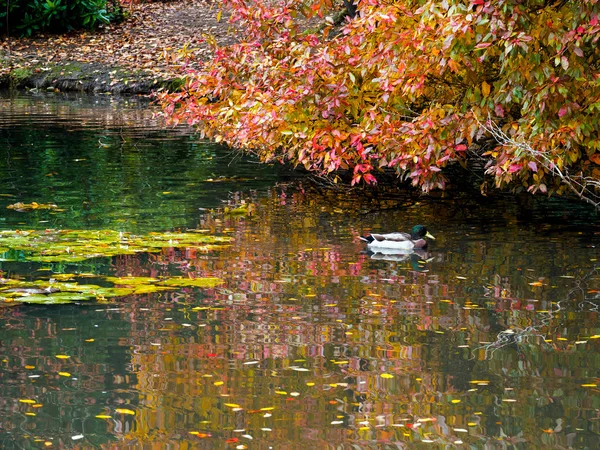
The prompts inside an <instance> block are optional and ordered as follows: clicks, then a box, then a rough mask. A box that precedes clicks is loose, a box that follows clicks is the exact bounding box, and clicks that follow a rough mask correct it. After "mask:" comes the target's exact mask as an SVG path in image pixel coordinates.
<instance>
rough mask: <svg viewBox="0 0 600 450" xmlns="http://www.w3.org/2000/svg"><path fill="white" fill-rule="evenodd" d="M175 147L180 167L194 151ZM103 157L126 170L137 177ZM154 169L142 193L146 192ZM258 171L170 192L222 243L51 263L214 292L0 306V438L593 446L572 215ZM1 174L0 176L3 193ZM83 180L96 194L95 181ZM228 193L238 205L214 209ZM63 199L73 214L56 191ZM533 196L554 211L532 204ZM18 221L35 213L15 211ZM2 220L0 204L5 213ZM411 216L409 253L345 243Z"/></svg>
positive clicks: (31, 443)
mask: <svg viewBox="0 0 600 450" xmlns="http://www.w3.org/2000/svg"><path fill="white" fill-rule="evenodd" d="M90 114H92V113H90ZM92 115H93V114H92ZM176 133H177V132H176ZM159 134H160V133H159ZM165 136H166V134H165V135H163V137H162V138H161V139H164V138H165ZM169 139H170V138H169ZM144 140H145V141H146V143H145V145H148V146H152V145H155V144H152V143H151V142H150V141H151V136H146V137H145V138H144ZM91 141H92V140H90V142H91ZM161 142H162V141H161ZM168 142H170V144H169V145H172V146H179V145H184V147H185V146H187V145H188V144H187V143H186V142H189V141H187V138H185V139H184V140H183V141H181V140H179V139H173V140H172V141H171V140H169V141H168ZM182 142H183V143H182ZM13 145H17V144H13ZM132 145H134V144H133V142H132ZM136 145H140V144H136ZM156 145H159V144H156ZM94 146H96V144H94ZM94 148H96V147H94ZM185 148H187V150H185V151H184V152H183V153H184V155H187V157H186V158H187V159H185V158H184V159H185V161H186V162H185V164H184V165H186V164H187V165H189V164H191V163H190V161H194V160H195V158H196V157H197V155H195V154H194V152H193V151H191V150H189V148H188V147H185ZM173 151H174V152H175V153H177V152H182V150H175V149H173ZM207 151H209V152H218V150H217V149H210V150H207ZM178 154H181V153H178ZM71 156H72V155H71ZM71 156H69V158H70V157H71ZM142 156H143V155H139V159H136V161H137V162H134V163H133V166H134V167H135V166H136V164H138V163H139V164H141V163H143V158H142ZM57 161H58V162H60V158H59V159H58V160H57ZM161 161H162V162H161V164H167V162H169V161H170V162H169V164H174V165H175V167H170V168H166V169H165V171H164V172H162V173H163V174H168V173H174V172H176V171H177V170H178V169H177V168H181V167H182V166H179V165H178V164H179V162H177V158H174V159H173V160H170V159H169V158H166V159H163V160H161ZM129 162H131V161H129ZM129 162H128V161H127V160H126V159H123V160H120V161H119V164H123V165H127V164H129ZM240 164H242V165H243V164H245V163H244V162H243V161H241V162H240ZM57 165H60V164H58V163H57ZM224 167H228V166H226V165H225V164H223V165H217V166H216V168H215V167H212V166H211V170H215V171H216V170H217V169H218V170H221V169H223V168H224ZM73 170H74V171H75V172H74V173H73V177H75V178H76V177H79V176H81V177H85V176H87V175H85V174H87V172H86V171H85V170H83V171H82V172H83V175H82V174H80V173H79V172H77V171H76V168H73ZM86 170H87V169H86ZM121 170H122V171H123V172H127V173H130V174H132V175H131V180H132V183H134V184H135V183H144V180H145V178H146V176H147V175H148V173H149V172H148V171H138V173H137V175H133V174H134V173H135V172H136V170H133V169H132V167H131V166H128V167H123V168H122V169H121ZM227 170H229V169H227ZM8 173H10V172H8ZM107 173H111V172H107ZM113 173H114V172H113ZM235 173H236V172H235V171H232V172H227V176H231V175H233V174H235ZM153 176H154V178H153V179H152V180H153V181H152V182H151V185H150V187H149V188H148V189H149V192H154V193H155V194H158V191H160V192H163V187H162V184H161V183H163V181H162V178H161V176H160V174H153ZM219 176H221V175H220V173H219V172H213V173H212V175H211V177H213V178H216V177H219ZM269 177H272V178H269ZM50 178H51V177H50ZM118 178H119V176H114V178H110V177H109V178H108V179H106V180H105V182H106V183H107V186H110V184H111V183H114V182H115V180H117V179H118ZM192 179H194V175H186V176H184V177H180V178H177V177H175V178H173V179H172V180H170V181H169V182H168V183H169V188H168V189H169V190H170V191H172V192H183V193H185V192H186V191H185V187H184V186H185V185H186V183H188V182H191V181H190V180H192ZM44 180H46V179H45V178H42V177H41V176H40V178H39V183H43V182H45V181H44ZM111 180H112V181H111ZM262 180H263V181H265V184H264V185H263V186H262V187H255V189H246V190H243V189H237V190H236V191H235V193H229V192H228V190H222V191H216V190H215V191H212V194H211V195H213V196H214V197H213V198H212V203H210V205H209V206H203V205H208V203H205V200H203V198H202V197H201V196H194V195H191V198H188V197H187V196H186V195H184V194H182V198H183V199H184V200H182V201H184V202H189V203H188V205H193V207H190V209H187V210H186V209H184V210H183V212H179V210H176V212H175V213H174V214H173V216H174V217H175V218H176V220H177V221H180V222H179V223H186V224H188V225H189V226H193V227H194V228H199V229H206V230H209V231H210V232H211V233H214V234H217V235H227V236H231V237H233V238H234V243H233V245H231V246H230V247H227V248H225V249H222V250H219V251H211V252H208V253H204V252H199V251H196V250H193V249H167V250H164V251H163V252H161V253H160V254H152V255H148V254H146V255H127V256H118V257H114V258H112V259H107V260H105V261H104V262H103V264H97V265H90V264H88V265H85V264H84V265H82V266H81V267H79V266H70V267H63V268H58V267H53V268H52V270H53V271H54V272H58V271H60V270H63V271H67V270H79V269H81V271H86V272H93V273H95V274H96V275H99V274H111V275H113V274H114V275H117V276H125V275H131V276H152V277H160V276H164V275H169V274H178V275H185V276H187V277H203V276H216V277H219V278H221V279H222V280H223V281H224V282H223V284H222V285H220V286H217V287H215V288H211V289H202V290H200V289H193V288H184V289H179V290H175V291H171V292H162V293H157V294H150V295H137V296H130V297H127V298H123V299H119V300H111V301H107V302H99V303H96V302H94V303H90V302H84V303H82V304H80V305H63V306H55V307H36V306H31V305H22V306H10V305H9V304H5V305H4V307H3V308H2V309H1V310H0V327H1V328H0V329H1V330H2V333H1V335H0V361H1V364H2V371H1V372H0V415H1V416H2V417H3V419H2V420H1V421H0V446H2V447H3V448H41V447H45V446H46V444H45V443H46V442H47V443H50V444H52V446H53V447H56V448H92V447H100V448H115V449H117V448H118V449H121V448H146V447H148V446H152V445H153V446H155V447H157V448H165V447H169V446H170V447H172V448H245V447H240V446H247V447H248V448H269V447H273V448H300V447H303V446H306V445H312V446H314V447H316V448H420V447H421V446H422V447H423V448H425V447H427V448H430V447H431V446H432V445H433V446H434V447H435V448H441V447H444V446H446V445H448V446H458V447H462V446H465V447H466V446H467V445H468V446H471V447H472V448H565V447H566V448H569V447H570V448H597V447H598V446H599V444H600V443H599V439H598V432H599V431H600V430H599V429H598V417H599V415H598V411H599V409H598V408H599V405H598V398H599V397H598V396H597V390H598V388H597V386H596V384H597V382H598V376H599V373H598V370H599V368H600V359H599V355H600V352H599V345H600V326H599V325H598V301H599V299H598V293H599V292H600V274H599V273H598V269H597V267H598V261H597V258H598V254H597V250H596V246H597V245H598V243H599V242H598V235H597V234H596V233H597V231H598V229H597V227H596V226H595V222H594V220H595V219H594V216H593V214H592V213H591V212H590V211H589V210H587V209H585V208H579V207H577V206H574V205H570V204H568V203H560V204H558V203H551V204H550V205H554V206H548V205H549V204H548V203H546V202H539V203H537V202H536V203H534V204H531V205H528V206H529V207H531V208H532V209H528V211H531V210H533V212H534V214H533V217H531V216H526V215H525V214H524V213H523V211H524V209H523V206H522V205H520V204H519V203H518V202H517V201H515V200H513V199H512V198H490V199H487V201H486V202H483V201H482V200H481V199H475V198H464V197H456V198H452V197H446V198H411V197H409V196H406V197H403V198H398V196H397V195H396V196H391V195H387V194H379V196H378V197H377V198H368V197H365V196H359V195H355V194H351V195H347V194H344V193H340V192H336V191H331V190H317V189H314V188H312V187H311V186H309V185H306V184H304V185H303V184H302V183H300V182H297V181H296V182H286V183H284V182H282V181H281V180H278V181H277V182H276V177H275V175H272V174H271V175H269V174H267V175H264V177H263V178H262ZM269 180H270V181H269ZM11 183H14V179H12V180H9V181H8V182H6V184H4V185H3V187H2V189H8V190H7V191H6V192H9V193H11V194H14V193H15V192H17V191H14V190H12V191H11V190H10V189H11V188H10V186H11ZM48 183H49V184H52V181H49V182H48ZM95 183H99V184H98V186H97V188H96V189H97V192H102V190H103V186H104V185H103V184H102V183H104V181H103V179H102V178H98V179H97V180H96V181H95ZM13 185H14V184H13ZM25 186H27V183H25ZM31 186H32V187H30V188H27V189H31V190H26V192H30V193H31V197H29V198H21V197H19V198H18V200H31V199H34V198H35V197H34V196H33V193H34V192H35V190H34V188H33V184H32V185H31ZM24 189H25V188H24ZM53 189H56V186H53ZM62 189H64V190H63V193H64V198H65V199H69V198H73V199H74V198H78V197H77V196H78V195H79V194H78V192H79V188H78V187H77V186H76V185H71V186H70V187H63V188H62ZM206 189H208V188H206ZM207 195H208V194H207ZM95 198H97V201H96V200H95ZM90 199H91V200H90V201H91V204H90V205H89V208H91V209H93V210H94V211H95V212H96V214H97V217H98V219H94V220H93V221H92V223H93V224H94V226H97V223H98V222H102V221H103V220H105V219H104V218H103V217H104V212H107V213H108V214H109V216H110V214H112V216H110V219H107V220H110V222H108V223H109V224H111V225H114V224H115V223H123V224H128V225H131V222H127V221H126V222H120V219H122V218H125V217H128V216H127V214H128V213H129V211H128V210H127V209H121V207H120V206H119V205H118V204H113V203H110V202H106V201H105V197H102V196H98V197H93V196H92V197H90ZM9 201H10V202H11V203H12V202H13V200H12V199H10V200H9ZM136 201H137V202H138V203H136V204H134V205H133V206H132V208H133V209H134V210H135V208H143V209H144V211H146V213H147V214H148V217H149V219H148V220H144V221H142V222H143V224H144V225H143V226H144V227H148V226H150V224H151V223H152V222H153V217H154V216H153V215H152V210H153V209H152V207H150V206H147V205H145V206H142V204H144V202H145V201H146V200H145V198H143V196H141V197H137V200H136ZM175 203H176V202H172V203H170V205H171V206H170V207H174V205H175ZM211 205H212V206H211ZM240 205H252V206H251V207H244V208H242V209H243V210H244V211H241V212H239V211H238V212H235V213H234V212H233V211H237V210H239V208H240ZM199 207H204V208H210V209H207V210H204V211H202V212H197V208H199ZM71 208H72V210H73V213H74V215H75V217H81V216H79V215H78V211H79V210H80V209H81V206H77V202H76V201H73V202H72V206H71ZM552 208H556V209H557V210H558V208H561V215H559V214H548V213H549V211H552ZM119 211H122V215H121V213H120V212H119ZM185 211H188V212H185ZM162 213H163V212H162V211H161V210H160V207H158V210H157V212H156V215H157V216H160V215H161V214H162ZM563 214H564V215H565V216H564V217H563V216H562V215H563ZM19 217H20V218H19V219H18V220H19V221H24V222H28V221H31V226H37V225H38V223H37V222H36V220H38V217H37V216H36V215H35V213H34V214H32V215H22V216H19ZM155 219H156V220H155V221H154V223H155V224H156V225H157V228H159V229H162V230H164V229H166V228H168V227H169V222H161V218H160V217H155ZM52 220H57V219H52ZM60 220H65V219H64V218H61V219H60ZM70 220H72V221H71V222H70V224H71V225H69V226H77V227H85V226H86V221H85V220H81V219H79V218H72V219H70ZM16 223H17V220H15V219H12V218H9V219H7V221H6V224H7V228H10V227H14V226H15V224H16ZM139 223H140V221H138V222H137V224H134V225H132V226H138V225H139ZM415 223H425V224H427V226H428V228H429V229H430V230H431V231H432V232H433V234H434V235H435V236H436V237H437V240H436V241H435V242H433V243H431V245H430V248H429V249H428V250H427V253H426V254H416V253H415V254H409V255H382V256H381V257H375V258H373V255H370V254H368V253H366V252H365V248H364V245H363V244H361V243H360V242H359V241H358V239H357V237H358V236H359V235H361V234H364V233H367V232H371V231H373V232H380V231H385V230H392V229H399V230H406V229H409V228H410V227H411V226H412V225H414V224H415ZM161 227H163V228H161ZM1 264H2V265H1V266H0V270H2V271H3V272H4V273H5V274H6V273H8V272H10V274H11V276H13V275H20V276H23V277H33V278H36V277H41V276H47V275H48V273H47V272H48V270H47V269H48V267H47V266H42V265H15V264H13V263H7V262H3V263H1ZM44 274H45V275H44ZM90 280H91V281H90V282H98V280H96V279H94V278H91V279H90ZM57 355H58V356H61V357H62V356H63V355H64V356H68V358H66V359H65V358H59V357H57ZM32 402H33V403H32Z"/></svg>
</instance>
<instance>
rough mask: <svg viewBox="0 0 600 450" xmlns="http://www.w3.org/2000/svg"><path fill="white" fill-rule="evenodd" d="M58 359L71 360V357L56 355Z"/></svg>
mask: <svg viewBox="0 0 600 450" xmlns="http://www.w3.org/2000/svg"><path fill="white" fill-rule="evenodd" d="M56 357H57V358H58V359H69V358H70V356H69V355H56Z"/></svg>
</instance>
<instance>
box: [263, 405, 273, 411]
mask: <svg viewBox="0 0 600 450" xmlns="http://www.w3.org/2000/svg"><path fill="white" fill-rule="evenodd" d="M274 409H275V407H274V406H266V407H264V408H260V410H261V411H273V410H274Z"/></svg>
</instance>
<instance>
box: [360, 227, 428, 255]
mask: <svg viewBox="0 0 600 450" xmlns="http://www.w3.org/2000/svg"><path fill="white" fill-rule="evenodd" d="M426 237H428V238H429V239H435V238H434V237H433V235H431V234H430V233H429V232H428V231H427V228H425V227H424V226H423V225H415V226H414V227H413V229H412V230H411V231H410V234H409V233H387V234H375V233H373V234H369V235H368V236H361V237H360V238H361V240H363V241H365V242H366V243H367V247H369V248H370V249H376V248H389V249H398V250H412V249H415V248H425V247H427V241H426V240H425V238H426Z"/></svg>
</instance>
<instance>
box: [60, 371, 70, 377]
mask: <svg viewBox="0 0 600 450" xmlns="http://www.w3.org/2000/svg"><path fill="white" fill-rule="evenodd" d="M58 374H59V375H60V376H61V377H70V376H71V374H70V373H69V372H58Z"/></svg>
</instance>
